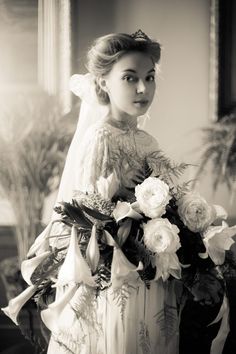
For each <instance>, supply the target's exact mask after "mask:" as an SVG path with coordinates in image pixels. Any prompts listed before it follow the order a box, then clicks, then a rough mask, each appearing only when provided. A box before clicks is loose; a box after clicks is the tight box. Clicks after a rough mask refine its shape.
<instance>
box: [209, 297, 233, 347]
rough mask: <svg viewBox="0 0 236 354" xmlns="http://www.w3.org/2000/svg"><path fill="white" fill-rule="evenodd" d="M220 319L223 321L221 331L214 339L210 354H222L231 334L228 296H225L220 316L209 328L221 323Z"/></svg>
mask: <svg viewBox="0 0 236 354" xmlns="http://www.w3.org/2000/svg"><path fill="white" fill-rule="evenodd" d="M220 319H222V320H221V325H220V329H219V331H218V333H217V336H216V337H215V338H214V340H213V341H212V343H211V351H210V354H221V353H222V351H223V348H224V344H225V341H226V338H227V336H228V333H229V305H228V300H227V297H226V295H224V299H223V302H222V305H221V308H220V310H219V313H218V315H217V316H216V318H215V319H214V321H213V322H211V323H210V324H209V325H208V326H210V325H212V324H214V323H217V322H218V321H220Z"/></svg>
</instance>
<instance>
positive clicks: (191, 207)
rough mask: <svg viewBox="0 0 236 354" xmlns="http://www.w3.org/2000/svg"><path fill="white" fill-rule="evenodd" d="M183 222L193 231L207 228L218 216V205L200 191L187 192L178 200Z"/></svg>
mask: <svg viewBox="0 0 236 354" xmlns="http://www.w3.org/2000/svg"><path fill="white" fill-rule="evenodd" d="M177 205H178V212H179V216H180V218H181V220H182V221H183V223H184V224H185V225H186V226H187V227H188V228H189V230H191V231H193V232H202V231H204V230H206V229H207V228H208V227H209V226H210V225H211V224H212V223H213V222H214V221H215V220H216V218H217V212H216V207H215V206H214V205H209V204H208V203H207V202H206V200H205V199H204V198H203V197H202V196H201V195H200V194H198V193H196V192H193V193H187V194H185V195H184V196H183V197H182V198H180V199H179V200H178V202H177Z"/></svg>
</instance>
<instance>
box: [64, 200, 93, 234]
mask: <svg viewBox="0 0 236 354" xmlns="http://www.w3.org/2000/svg"><path fill="white" fill-rule="evenodd" d="M59 204H61V205H62V212H63V213H64V214H66V215H67V216H69V217H70V218H71V220H72V221H75V222H77V224H78V225H80V226H82V227H85V228H92V225H93V224H92V222H91V221H90V220H89V219H88V218H87V217H86V216H85V215H84V213H83V210H82V209H81V207H80V206H79V205H78V206H74V205H72V204H70V203H67V202H60V203H59Z"/></svg>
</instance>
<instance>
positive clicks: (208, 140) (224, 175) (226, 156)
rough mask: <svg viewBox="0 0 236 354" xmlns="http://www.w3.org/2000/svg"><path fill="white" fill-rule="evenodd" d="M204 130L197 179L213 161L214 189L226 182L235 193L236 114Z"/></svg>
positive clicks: (225, 117) (223, 118)
mask: <svg viewBox="0 0 236 354" xmlns="http://www.w3.org/2000/svg"><path fill="white" fill-rule="evenodd" d="M202 131H203V134H204V136H203V141H202V144H203V152H202V155H201V158H200V165H199V168H198V171H197V175H196V180H198V178H199V177H200V176H201V175H202V174H203V173H204V171H205V168H206V166H207V165H208V164H210V163H211V168H212V181H213V189H214V190H215V191H216V190H217V188H218V187H219V185H220V184H222V183H225V184H226V185H227V187H228V189H229V191H230V192H232V193H233V191H234V189H235V184H236V114H235V113H232V114H230V115H227V116H224V117H222V118H221V119H220V120H219V121H217V122H214V123H212V124H211V125H210V126H208V127H205V128H203V129H202Z"/></svg>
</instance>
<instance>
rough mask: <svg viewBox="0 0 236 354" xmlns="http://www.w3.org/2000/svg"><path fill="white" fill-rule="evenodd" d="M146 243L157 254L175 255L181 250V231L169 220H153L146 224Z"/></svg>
mask: <svg viewBox="0 0 236 354" xmlns="http://www.w3.org/2000/svg"><path fill="white" fill-rule="evenodd" d="M143 229H144V243H145V245H146V246H147V248H148V249H149V250H150V251H152V252H155V253H164V252H166V253H174V252H176V251H177V249H179V248H180V239H179V236H178V233H179V229H178V227H177V226H176V225H172V224H171V223H170V222H169V220H168V219H162V218H160V219H153V220H149V221H148V222H147V224H144V227H143Z"/></svg>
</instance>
